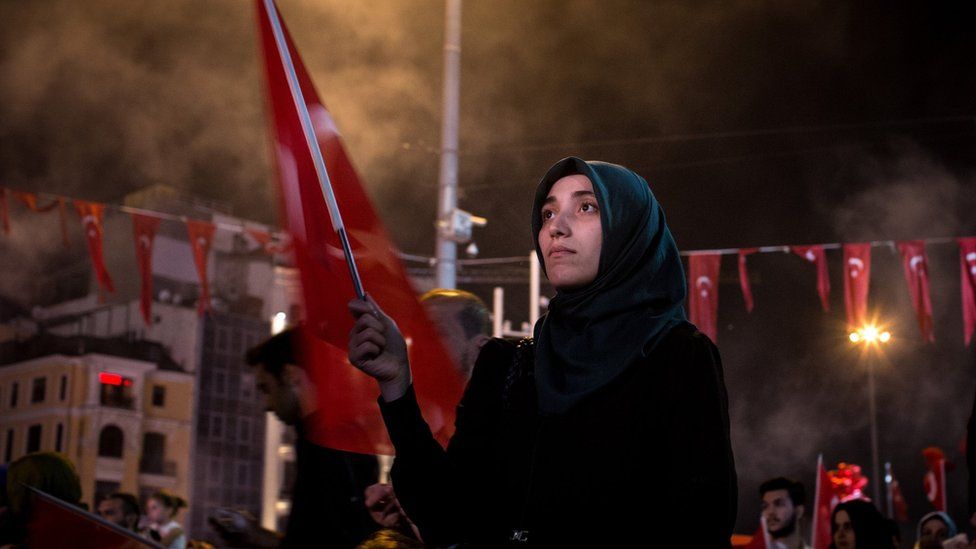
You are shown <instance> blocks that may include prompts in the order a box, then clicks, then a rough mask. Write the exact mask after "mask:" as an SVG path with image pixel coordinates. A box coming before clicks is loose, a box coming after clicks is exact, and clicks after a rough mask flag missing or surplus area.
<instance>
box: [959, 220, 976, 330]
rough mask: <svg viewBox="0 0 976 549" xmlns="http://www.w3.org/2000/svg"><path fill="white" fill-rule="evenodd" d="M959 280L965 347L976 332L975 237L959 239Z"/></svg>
mask: <svg viewBox="0 0 976 549" xmlns="http://www.w3.org/2000/svg"><path fill="white" fill-rule="evenodd" d="M959 278H960V284H961V285H962V322H963V328H962V329H963V335H964V337H965V339H966V345H969V342H970V341H972V339H973V331H976V237H969V238H960V239H959Z"/></svg>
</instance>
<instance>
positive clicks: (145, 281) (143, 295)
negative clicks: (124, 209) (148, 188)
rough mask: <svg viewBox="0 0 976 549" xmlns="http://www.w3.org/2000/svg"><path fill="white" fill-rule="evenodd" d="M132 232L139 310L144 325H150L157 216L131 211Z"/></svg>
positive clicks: (157, 226)
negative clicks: (137, 272) (138, 281)
mask: <svg viewBox="0 0 976 549" xmlns="http://www.w3.org/2000/svg"><path fill="white" fill-rule="evenodd" d="M130 215H132V232H133V236H134V237H135V243H136V263H137V264H138V265H139V279H140V282H141V285H140V287H139V310H141V311H142V319H143V320H144V321H145V323H146V326H150V325H152V301H153V295H152V254H153V243H154V242H155V240H156V230H157V229H159V218H158V217H154V216H151V215H142V214H137V213H133V214H130Z"/></svg>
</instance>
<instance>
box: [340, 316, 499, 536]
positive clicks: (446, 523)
mask: <svg viewBox="0 0 976 549" xmlns="http://www.w3.org/2000/svg"><path fill="white" fill-rule="evenodd" d="M349 310H350V312H351V313H352V314H353V316H354V317H355V318H356V323H355V325H354V326H353V330H352V332H351V333H350V340H349V360H350V362H351V363H352V364H353V365H354V366H356V367H357V368H359V369H360V370H362V371H363V372H365V373H366V374H368V375H370V376H372V377H374V378H375V379H376V380H377V382H378V383H379V385H380V393H381V396H380V398H379V399H378V403H379V406H380V412H381V413H382V415H383V420H384V422H385V424H386V428H387V432H388V433H389V435H390V440H391V441H392V442H393V446H394V448H395V449H396V456H397V457H396V460H395V461H394V464H393V469H392V471H391V475H392V477H393V485H394V488H395V490H396V494H397V497H398V499H399V501H400V504H401V505H402V507H403V509H404V511H406V513H407V515H408V516H409V518H410V520H412V521H413V522H414V523H415V524H416V526H417V527H418V529H419V530H420V533H421V535H422V536H423V538H424V540H425V542H427V543H428V544H430V545H432V546H442V545H449V544H452V543H456V542H459V541H462V540H463V539H464V537H465V536H464V532H465V531H467V525H468V524H469V522H470V521H471V520H472V516H474V517H478V516H479V513H476V512H472V507H477V506H478V505H479V504H478V502H479V501H481V499H480V490H479V489H478V486H479V485H480V483H482V482H484V481H483V477H484V476H485V475H484V474H483V473H485V465H484V463H485V462H486V460H488V459H489V455H488V454H487V453H486V451H485V450H486V449H487V448H489V447H490V446H491V438H492V437H491V434H492V433H491V430H490V429H491V427H487V426H492V425H497V422H495V423H493V420H492V419H491V417H489V416H491V415H492V414H493V411H494V410H500V409H501V403H500V399H501V391H500V390H498V391H497V392H496V391H494V386H495V385H497V386H498V388H499V389H500V387H501V382H502V379H501V376H499V375H496V371H495V370H494V369H493V368H491V366H492V365H495V363H496V362H495V359H493V358H491V357H493V356H494V354H495V353H494V352H493V351H491V350H490V349H494V350H495V352H497V351H499V350H500V349H499V344H500V342H499V344H492V343H489V344H486V345H485V348H484V349H483V350H482V353H481V354H480V355H479V358H478V363H477V364H476V365H475V369H474V374H473V376H472V379H471V382H470V383H469V384H468V387H467V389H466V390H465V393H464V397H463V398H462V401H461V404H460V405H459V406H458V409H457V418H456V420H455V427H456V429H455V434H454V436H453V437H452V438H451V442H450V443H449V446H448V450H447V451H445V450H444V449H443V448H442V447H441V445H440V444H439V443H438V442H437V441H436V439H435V438H434V436H433V434H432V433H431V431H430V427H429V426H428V425H427V422H426V421H425V420H424V418H423V416H422V415H421V413H420V406H419V405H418V403H417V397H416V395H415V393H414V390H413V385H412V383H411V375H410V367H409V364H408V363H407V354H406V346H405V344H404V343H403V337H402V335H401V334H400V332H399V329H397V327H396V324H395V323H394V322H393V321H392V319H390V318H389V317H388V316H386V315H385V314H384V313H383V312H382V311H381V310H380V309H379V307H377V306H376V304H375V302H373V301H372V300H370V301H369V302H363V301H361V300H353V301H351V302H350V303H349ZM486 351H487V352H486ZM486 357H487V358H486ZM502 375H503V373H502ZM496 378H497V381H496ZM492 395H496V396H497V399H496V398H495V397H493V396H492ZM496 400H497V406H495V407H494V408H491V410H489V409H488V405H489V404H495V403H496ZM479 473H482V475H481V477H482V478H481V479H478V480H477V481H476V482H469V481H470V480H471V479H473V478H476V477H478V476H479V475H478V474H479ZM474 520H477V518H475V519H474Z"/></svg>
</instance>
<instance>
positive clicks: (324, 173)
mask: <svg viewBox="0 0 976 549" xmlns="http://www.w3.org/2000/svg"><path fill="white" fill-rule="evenodd" d="M264 10H265V12H266V13H267V14H268V20H269V21H270V22H271V30H272V32H274V38H275V44H277V46H278V55H279V56H280V57H281V63H282V66H283V68H284V69H285V76H286V77H287V79H288V88H289V89H290V90H291V97H292V99H293V100H294V101H295V109H296V110H297V111H298V118H299V120H300V121H301V123H302V133H303V134H305V141H306V143H308V149H309V152H310V153H311V155H312V162H313V163H314V164H315V175H316V176H318V180H319V187H320V188H321V189H322V197H323V198H325V204H326V206H327V207H328V208H329V217H330V218H331V219H332V230H334V231H335V232H336V234H338V235H339V242H340V243H342V253H343V254H344V255H345V257H346V265H348V266H349V276H350V277H351V278H352V285H353V287H354V288H355V290H356V297H358V298H359V299H365V297H366V293H365V291H364V290H363V282H362V279H361V278H360V277H359V270H358V269H357V268H356V259H355V258H354V257H353V255H352V248H351V247H350V246H349V237H348V236H346V226H345V225H344V224H343V223H342V215H341V214H340V213H339V204H338V202H336V198H335V193H334V192H333V190H332V182H331V181H330V180H329V172H328V170H326V168H325V160H324V159H323V158H322V150H321V149H320V148H319V141H318V139H317V138H316V137H315V128H314V127H313V126H312V117H311V116H309V114H308V106H307V105H306V104H305V96H304V95H303V94H302V88H301V86H300V85H299V83H298V75H297V74H296V73H295V65H294V63H293V62H292V60H291V52H289V51H288V44H287V43H286V42H285V33H284V31H283V30H282V28H281V21H280V20H279V19H278V9H277V8H276V7H275V4H274V0H264Z"/></svg>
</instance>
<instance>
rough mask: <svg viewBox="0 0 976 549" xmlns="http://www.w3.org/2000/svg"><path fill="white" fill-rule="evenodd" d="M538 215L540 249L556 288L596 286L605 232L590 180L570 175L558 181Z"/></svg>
mask: <svg viewBox="0 0 976 549" xmlns="http://www.w3.org/2000/svg"><path fill="white" fill-rule="evenodd" d="M539 215H540V216H541V217H542V229H540V230H539V248H540V249H541V250H542V259H543V261H544V262H545V265H546V274H547V275H548V277H549V282H551V283H552V285H553V287H555V288H556V289H557V290H572V289H575V288H580V287H583V286H586V285H587V284H589V283H590V282H593V280H594V279H595V278H596V275H597V272H598V271H599V269H600V248H601V246H602V244H603V229H602V227H601V226H600V210H599V207H598V205H597V202H596V196H595V195H594V194H593V183H591V182H590V179H589V178H588V177H586V176H585V175H567V176H566V177H563V178H562V179H560V180H558V181H556V183H555V184H553V186H552V189H550V190H549V195H548V196H547V197H546V201H545V203H544V204H543V205H542V211H540V212H539Z"/></svg>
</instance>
